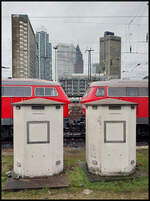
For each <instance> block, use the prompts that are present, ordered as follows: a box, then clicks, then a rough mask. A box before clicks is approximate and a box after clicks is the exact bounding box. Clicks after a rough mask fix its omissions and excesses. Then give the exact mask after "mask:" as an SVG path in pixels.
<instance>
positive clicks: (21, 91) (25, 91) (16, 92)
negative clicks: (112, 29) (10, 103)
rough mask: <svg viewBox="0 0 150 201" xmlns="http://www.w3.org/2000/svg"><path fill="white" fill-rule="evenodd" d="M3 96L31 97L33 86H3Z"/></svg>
mask: <svg viewBox="0 0 150 201" xmlns="http://www.w3.org/2000/svg"><path fill="white" fill-rule="evenodd" d="M2 96H3V97H30V96H31V87H18V86H15V87H11V86H7V87H2Z"/></svg>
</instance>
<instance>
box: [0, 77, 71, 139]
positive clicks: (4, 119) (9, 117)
mask: <svg viewBox="0 0 150 201" xmlns="http://www.w3.org/2000/svg"><path fill="white" fill-rule="evenodd" d="M1 89H2V100H1V103H2V104H1V105H2V112H1V125H2V130H3V133H5V137H6V136H7V137H8V136H10V135H12V129H11V128H12V125H13V107H12V105H11V103H14V102H18V101H22V100H27V99H32V98H36V97H39V98H46V99H51V100H55V101H58V102H63V103H65V105H64V112H63V116H64V119H67V118H68V104H69V103H70V101H69V98H68V97H67V95H66V94H65V92H64V91H63V89H62V87H61V85H60V84H59V83H58V82H53V81H47V80H38V79H21V78H18V79H17V78H16V79H13V78H12V79H4V80H2V88H1ZM1 137H4V136H1Z"/></svg>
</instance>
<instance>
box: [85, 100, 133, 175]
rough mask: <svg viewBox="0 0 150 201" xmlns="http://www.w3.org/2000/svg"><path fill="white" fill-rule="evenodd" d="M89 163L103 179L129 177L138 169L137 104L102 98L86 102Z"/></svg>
mask: <svg viewBox="0 0 150 201" xmlns="http://www.w3.org/2000/svg"><path fill="white" fill-rule="evenodd" d="M85 105H86V163H87V166H88V171H89V172H91V173H93V174H98V175H102V176H117V175H129V174H131V173H133V172H134V171H135V167H136V105H137V104H136V103H133V102H128V101H122V100H119V99H112V98H107V99H101V100H98V101H93V102H89V103H86V104H85Z"/></svg>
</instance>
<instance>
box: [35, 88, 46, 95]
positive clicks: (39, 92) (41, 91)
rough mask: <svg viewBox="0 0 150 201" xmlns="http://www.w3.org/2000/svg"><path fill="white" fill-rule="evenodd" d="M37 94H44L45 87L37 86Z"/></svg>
mask: <svg viewBox="0 0 150 201" xmlns="http://www.w3.org/2000/svg"><path fill="white" fill-rule="evenodd" d="M35 95H36V96H44V88H36V91H35Z"/></svg>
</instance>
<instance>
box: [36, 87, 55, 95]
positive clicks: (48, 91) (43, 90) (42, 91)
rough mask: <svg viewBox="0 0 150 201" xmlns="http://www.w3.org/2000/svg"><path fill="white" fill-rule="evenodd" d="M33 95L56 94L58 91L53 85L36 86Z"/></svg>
mask: <svg viewBox="0 0 150 201" xmlns="http://www.w3.org/2000/svg"><path fill="white" fill-rule="evenodd" d="M35 96H58V92H57V90H56V88H54V87H38V88H35Z"/></svg>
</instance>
